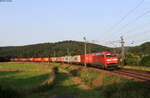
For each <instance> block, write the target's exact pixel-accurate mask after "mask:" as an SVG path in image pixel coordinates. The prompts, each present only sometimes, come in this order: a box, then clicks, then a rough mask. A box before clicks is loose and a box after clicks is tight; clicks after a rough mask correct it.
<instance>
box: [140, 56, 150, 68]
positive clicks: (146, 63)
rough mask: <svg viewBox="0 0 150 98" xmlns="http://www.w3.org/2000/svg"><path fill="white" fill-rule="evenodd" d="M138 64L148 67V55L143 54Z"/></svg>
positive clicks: (149, 62) (149, 58)
mask: <svg viewBox="0 0 150 98" xmlns="http://www.w3.org/2000/svg"><path fill="white" fill-rule="evenodd" d="M140 65H142V66H147V67H150V55H149V56H144V57H143V58H142V60H141V62H140Z"/></svg>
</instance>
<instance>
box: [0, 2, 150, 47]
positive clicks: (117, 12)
mask: <svg viewBox="0 0 150 98" xmlns="http://www.w3.org/2000/svg"><path fill="white" fill-rule="evenodd" d="M12 1H13V2H0V34H1V36H0V46H15V45H27V44H35V43H44V42H57V41H62V40H78V41H82V40H83V36H86V37H87V39H88V41H92V40H96V43H98V44H102V45H107V46H109V45H110V46H111V45H112V44H110V42H111V41H118V40H119V39H120V38H119V37H120V36H121V35H123V36H124V38H125V41H126V45H132V44H131V42H133V41H134V45H139V44H141V43H143V42H144V41H150V33H149V32H150V29H149V27H150V13H148V14H146V15H144V16H143V17H141V18H140V19H138V20H135V19H136V17H138V16H140V15H142V14H143V13H144V12H146V11H148V10H150V0H144V2H143V3H142V5H141V6H139V7H138V8H137V9H136V10H135V11H133V12H132V13H131V14H129V15H128V17H127V18H126V19H125V20H124V21H122V22H121V23H120V24H119V25H117V26H115V28H112V27H113V26H114V25H115V24H116V23H117V22H118V21H119V20H120V19H121V18H122V17H123V16H125V15H126V14H127V13H128V12H129V11H130V10H131V9H133V8H134V7H135V6H137V4H138V3H139V2H141V0H12ZM128 23H129V24H128ZM126 24H128V25H126ZM124 25H126V26H124ZM114 44H115V45H116V46H117V45H118V43H114ZM115 45H114V46H115Z"/></svg>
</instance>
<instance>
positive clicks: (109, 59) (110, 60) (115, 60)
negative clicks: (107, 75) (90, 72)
mask: <svg viewBox="0 0 150 98" xmlns="http://www.w3.org/2000/svg"><path fill="white" fill-rule="evenodd" d="M117 60H118V59H107V60H106V61H108V62H110V61H117Z"/></svg>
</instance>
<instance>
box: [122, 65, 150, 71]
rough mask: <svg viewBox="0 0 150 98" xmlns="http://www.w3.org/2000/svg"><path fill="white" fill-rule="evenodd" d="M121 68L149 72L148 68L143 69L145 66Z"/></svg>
mask: <svg viewBox="0 0 150 98" xmlns="http://www.w3.org/2000/svg"><path fill="white" fill-rule="evenodd" d="M122 67H123V68H128V69H136V70H143V71H150V67H145V66H131V65H126V66H122Z"/></svg>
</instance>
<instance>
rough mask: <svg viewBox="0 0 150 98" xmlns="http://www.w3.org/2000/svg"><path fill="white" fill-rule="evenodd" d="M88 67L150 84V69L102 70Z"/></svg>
mask: <svg viewBox="0 0 150 98" xmlns="http://www.w3.org/2000/svg"><path fill="white" fill-rule="evenodd" d="M89 69H91V70H97V71H100V72H103V73H106V74H113V75H117V76H121V77H124V78H128V79H133V80H136V81H140V82H147V83H148V84H150V71H141V70H134V69H125V68H121V69H118V70H112V71H107V70H102V69H98V68H89Z"/></svg>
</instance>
